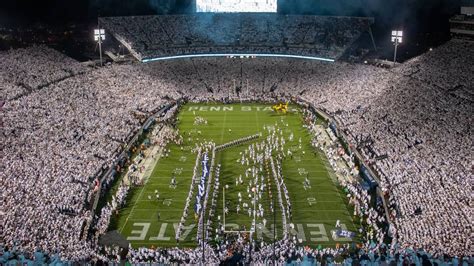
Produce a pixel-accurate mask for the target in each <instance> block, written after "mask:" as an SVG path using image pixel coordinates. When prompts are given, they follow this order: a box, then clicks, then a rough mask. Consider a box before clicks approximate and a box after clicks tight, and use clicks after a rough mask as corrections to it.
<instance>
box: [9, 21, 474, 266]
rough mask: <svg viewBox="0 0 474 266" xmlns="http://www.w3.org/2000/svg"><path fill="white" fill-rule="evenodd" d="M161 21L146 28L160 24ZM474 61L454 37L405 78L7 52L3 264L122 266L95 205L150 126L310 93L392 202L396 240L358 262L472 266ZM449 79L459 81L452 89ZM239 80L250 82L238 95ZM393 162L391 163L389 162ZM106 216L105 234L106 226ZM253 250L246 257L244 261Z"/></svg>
mask: <svg viewBox="0 0 474 266" xmlns="http://www.w3.org/2000/svg"><path fill="white" fill-rule="evenodd" d="M153 18H154V17H144V18H141V19H143V20H145V21H147V22H146V23H149V22H148V20H153ZM140 23H141V22H140ZM140 23H138V22H137V23H135V24H134V23H129V24H130V27H135V26H136V27H139V26H138V25H140ZM156 23H158V24H159V23H161V21H160V20H158V21H157V22H156ZM114 25H116V24H114ZM121 29H127V30H128V29H130V28H128V26H127V27H125V26H123V27H121ZM157 30H158V29H157ZM170 32H172V30H170ZM290 32H291V31H290ZM165 36H166V35H165ZM157 38H158V37H157ZM171 39H173V38H169V39H166V40H167V41H170V40H171ZM231 39H232V38H231ZM183 41H184V40H181V41H180V42H183ZM173 45H174V44H173ZM146 50H147V51H148V49H146ZM471 51H472V43H469V42H463V41H450V42H448V43H446V44H445V45H443V46H441V47H440V48H438V49H435V50H434V51H433V52H430V53H427V54H425V55H422V56H420V57H419V58H416V59H413V60H412V61H410V62H408V63H407V64H406V65H402V66H401V67H399V68H398V69H394V70H393V71H388V70H384V69H380V68H376V67H372V66H367V65H354V64H347V63H339V62H338V63H332V64H330V63H324V62H318V61H306V60H295V59H274V58H272V59H268V58H267V59H263V58H256V59H227V58H221V59H217V58H200V59H185V60H176V61H161V62H156V63H152V64H140V65H134V64H131V65H109V66H105V67H103V68H99V69H90V70H85V69H83V68H82V67H80V65H79V64H78V63H77V62H75V61H74V60H72V59H69V58H65V57H64V56H61V55H60V54H59V53H57V52H55V51H54V50H51V49H48V48H45V47H31V48H27V49H21V50H13V51H9V52H4V53H0V60H1V61H2V62H9V63H8V64H2V66H1V67H0V69H1V70H0V77H2V79H3V84H2V85H3V88H2V91H1V99H2V104H1V113H2V130H1V135H0V140H1V142H2V143H4V144H6V145H3V147H2V149H1V167H2V171H0V176H1V179H0V180H1V185H2V216H3V218H2V220H3V221H4V222H3V225H2V230H1V233H0V234H1V235H0V236H1V237H0V238H1V239H2V245H3V252H2V254H3V255H2V256H1V258H0V259H1V260H2V261H1V263H6V262H12V263H14V262H17V261H22V260H23V261H31V260H35V261H38V262H41V263H42V262H45V263H46V262H47V263H52V262H58V261H70V262H71V261H99V260H100V261H115V262H116V261H117V260H118V259H117V256H118V254H119V252H120V250H118V249H116V250H110V249H107V250H99V249H98V247H97V243H96V242H94V240H88V241H85V240H82V238H81V237H80V236H81V233H82V229H83V227H84V226H85V224H87V223H88V222H90V219H91V218H90V217H91V214H90V211H89V210H88V208H86V205H87V204H88V202H90V200H91V194H92V193H93V189H94V180H95V178H97V176H98V175H100V173H101V172H103V171H104V170H105V169H107V168H108V167H109V166H111V163H112V162H113V161H114V159H115V158H116V157H117V155H118V154H119V153H120V151H121V150H122V149H123V145H124V143H126V142H127V140H129V139H130V138H131V136H132V135H133V134H134V133H135V132H136V131H137V130H138V129H139V128H140V126H141V125H142V123H144V121H145V119H146V117H148V116H150V115H151V114H153V113H154V112H155V111H156V110H158V109H159V108H160V107H161V106H163V105H164V104H167V103H171V102H174V101H176V100H179V99H183V98H185V99H187V100H189V101H212V100H217V101H222V100H224V99H225V100H226V101H229V100H236V101H237V100H240V99H242V98H243V99H249V100H267V101H272V100H274V99H275V98H279V99H285V98H288V97H296V98H299V99H302V100H304V101H306V102H309V103H312V104H314V106H316V107H317V108H320V109H321V110H324V111H325V112H327V113H328V114H329V115H330V116H332V117H333V118H334V119H335V120H336V121H337V122H338V124H339V125H340V129H339V130H341V131H343V132H345V133H346V134H347V136H348V137H349V139H350V142H351V143H352V144H353V145H354V146H355V147H358V149H359V150H360V151H361V153H362V154H363V156H364V158H365V159H366V161H367V163H368V164H369V165H370V166H371V167H373V168H374V169H375V170H376V171H377V172H378V174H379V175H380V177H381V180H380V181H381V184H380V186H381V188H382V189H383V191H384V192H385V193H386V194H387V196H388V197H389V201H390V212H391V216H392V221H393V224H392V225H391V226H390V232H391V234H392V235H393V236H394V238H393V242H392V243H390V244H384V243H380V242H377V241H371V240H367V241H366V242H365V243H364V245H363V247H361V248H360V249H358V250H359V253H357V254H356V253H352V256H345V257H344V259H345V260H344V263H347V264H348V265H349V264H350V263H352V262H354V261H360V262H363V261H366V262H371V263H376V264H382V263H384V262H387V263H388V262H396V263H415V264H418V263H422V262H423V263H424V262H431V263H438V264H441V263H446V264H452V265H458V264H460V263H461V264H463V265H468V264H469V263H470V264H471V265H472V263H473V259H472V257H470V256H472V246H473V243H472V237H471V235H472V215H471V214H472V208H471V206H470V204H471V202H472V193H473V191H472V186H469V185H466V184H468V183H469V182H470V176H471V171H472V166H471V161H470V160H469V158H471V156H472V155H471V154H470V153H471V151H470V148H469V147H472V137H471V136H472V134H473V132H472V127H471V125H472V122H473V121H472V89H473V82H472V79H470V78H469V77H468V76H469V75H470V74H469V73H474V69H473V65H472V58H470V57H468V56H464V55H466V54H468V53H470V52H471ZM452 58H456V60H455V61H454V63H453V64H449V68H448V69H446V66H445V65H444V64H443V63H441V62H448V60H449V59H452ZM6 65H8V66H6ZM26 69H28V71H27V73H26V72H25V70H26ZM420 69H421V70H426V71H420ZM428 69H430V71H428ZM446 71H449V73H456V74H453V75H452V76H450V77H449V79H447V78H445V77H446ZM466 77H467V78H466ZM234 80H237V84H243V85H238V86H241V87H239V88H237V87H236V86H235V85H234V84H235V83H234ZM454 84H456V85H454ZM457 85H462V86H463V91H464V92H463V93H462V95H463V97H459V94H458V93H457V92H454V93H453V92H452V90H453V86H454V89H456V88H457ZM382 155H386V158H385V157H384V158H385V159H382V160H377V159H376V158H379V157H381V156H382ZM64 210H68V211H67V213H65V212H64ZM102 215H110V211H108V210H107V209H106V210H104V211H103V212H102ZM104 217H105V216H104ZM104 217H101V219H100V220H99V221H100V223H99V224H98V225H97V228H102V229H101V230H104V228H105V227H106V225H104V224H103V221H107V217H105V218H104ZM94 239H96V238H94ZM276 248H277V250H278V258H276V259H277V260H278V261H279V262H280V263H285V262H310V263H311V262H316V261H317V262H321V261H325V262H331V261H332V260H333V259H334V257H336V256H337V254H341V252H342V253H344V252H346V253H344V254H347V252H349V250H352V249H351V248H349V247H347V248H346V247H344V248H341V250H335V249H323V250H317V249H308V248H304V247H299V246H297V244H296V243H294V242H293V241H292V240H290V239H283V240H281V241H280V242H278V245H277V247H276ZM201 252H202V251H201V250H200V248H197V249H177V248H171V249H156V250H155V249H147V248H143V249H139V250H133V249H131V250H130V251H129V253H128V255H127V256H128V257H127V258H128V259H129V260H130V261H132V262H139V261H149V262H159V263H198V262H199V261H200V255H201ZM206 252H207V253H206V254H207V256H206V257H207V259H208V261H209V262H214V263H219V262H220V261H226V260H227V259H228V258H227V257H226V254H225V252H224V249H222V250H217V251H215V250H210V249H208V250H206ZM248 253H249V249H248V247H244V248H243V251H242V256H243V257H248ZM272 254H273V248H272V247H271V246H270V245H269V246H265V247H263V248H262V249H261V250H260V251H259V253H254V254H252V258H253V262H256V263H270V262H271V260H272Z"/></svg>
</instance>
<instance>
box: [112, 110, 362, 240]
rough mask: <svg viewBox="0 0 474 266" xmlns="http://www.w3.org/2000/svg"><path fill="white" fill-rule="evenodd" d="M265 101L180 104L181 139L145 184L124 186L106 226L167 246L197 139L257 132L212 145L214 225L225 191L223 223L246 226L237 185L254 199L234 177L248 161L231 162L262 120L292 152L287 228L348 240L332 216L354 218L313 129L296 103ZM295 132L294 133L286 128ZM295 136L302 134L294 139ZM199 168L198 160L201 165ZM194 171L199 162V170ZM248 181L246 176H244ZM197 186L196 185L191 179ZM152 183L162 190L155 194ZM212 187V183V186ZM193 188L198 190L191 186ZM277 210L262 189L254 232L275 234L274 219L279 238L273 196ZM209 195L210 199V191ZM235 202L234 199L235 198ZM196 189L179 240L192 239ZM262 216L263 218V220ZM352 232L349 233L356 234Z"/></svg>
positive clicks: (311, 236)
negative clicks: (283, 107) (279, 107)
mask: <svg viewBox="0 0 474 266" xmlns="http://www.w3.org/2000/svg"><path fill="white" fill-rule="evenodd" d="M271 106H272V105H271V104H249V103H242V104H191V103H190V104H185V105H183V106H182V107H181V109H180V111H179V113H178V129H179V131H180V134H182V136H183V139H184V142H183V144H182V145H176V144H168V146H167V148H169V149H170V150H171V152H170V154H169V156H168V157H161V158H160V159H159V160H158V161H157V163H156V165H155V166H154V169H153V172H152V174H151V175H150V177H149V178H148V179H147V181H146V183H145V185H144V186H140V187H135V188H132V189H131V190H130V193H129V196H128V198H127V202H126V206H125V207H124V208H122V209H120V211H119V215H118V217H116V219H115V221H114V222H113V223H111V227H110V228H109V229H110V230H118V231H119V232H120V233H121V234H122V235H123V236H124V237H125V238H126V239H127V240H128V241H130V243H131V244H132V246H133V247H150V246H155V247H169V246H176V245H177V242H176V240H175V234H176V231H175V230H176V228H177V225H178V223H179V221H180V219H181V216H182V213H183V209H184V204H185V200H186V198H187V195H188V192H189V188H190V182H191V178H192V174H193V168H194V166H195V163H196V156H197V154H196V153H193V152H192V151H191V149H192V148H193V147H195V146H196V143H201V142H203V141H210V140H211V141H214V142H215V143H216V144H217V145H219V144H223V143H227V142H229V141H232V140H235V139H238V138H242V137H247V136H250V135H254V134H257V133H261V134H262V136H261V137H260V138H258V139H256V140H253V141H250V142H246V143H243V144H240V145H237V146H233V147H230V148H227V149H224V150H222V151H219V152H217V153H216V164H221V171H220V187H219V191H218V197H217V199H218V200H217V208H216V213H215V215H213V217H212V220H213V223H212V228H213V230H212V232H214V231H215V228H216V227H217V224H218V222H222V220H223V216H224V215H223V196H224V195H223V192H222V189H223V187H224V186H225V185H228V189H226V192H225V201H226V206H227V207H228V210H229V212H228V213H227V215H226V217H225V224H226V230H242V229H243V228H246V230H249V229H250V227H251V222H252V220H253V216H252V217H250V216H249V214H248V213H247V211H245V210H242V211H240V212H239V213H237V211H236V206H237V204H238V197H237V195H238V193H239V192H240V193H241V194H243V195H244V197H243V198H244V202H245V201H247V202H248V204H252V202H251V200H250V199H248V198H247V195H248V193H247V187H246V185H245V184H244V185H241V184H237V185H236V178H238V177H239V176H240V175H242V176H243V178H244V180H245V175H244V173H245V170H246V169H247V168H248V166H246V165H242V164H241V163H240V162H237V160H238V159H239V158H241V157H242V152H243V151H244V150H245V149H247V148H248V147H249V145H251V144H252V143H258V142H261V141H263V140H264V138H265V137H266V134H268V133H267V130H264V127H265V128H269V127H277V128H281V129H282V131H283V136H284V137H285V140H287V141H286V144H285V148H287V149H289V150H290V151H292V152H293V154H292V156H291V157H289V156H288V157H286V158H285V159H283V161H282V169H283V170H282V172H283V178H284V182H285V184H286V186H287V188H288V194H289V196H290V201H291V204H292V219H291V221H289V222H291V223H293V224H294V229H291V230H290V233H291V234H292V235H295V236H296V238H297V239H301V240H302V241H303V244H305V245H310V246H313V247H316V246H318V245H321V246H323V247H326V246H335V245H336V243H341V244H343V243H350V242H351V240H349V239H345V238H338V239H334V237H333V235H332V233H331V231H332V230H334V228H335V224H336V221H337V220H340V223H341V226H342V227H343V228H344V227H345V228H347V229H348V230H350V231H354V232H357V230H358V228H359V225H358V224H357V223H356V222H355V221H353V220H352V218H351V213H352V209H351V208H350V206H349V205H348V204H347V199H346V197H345V194H344V192H343V191H342V190H341V188H340V187H339V186H338V185H337V181H336V180H335V176H334V174H333V172H332V170H331V169H330V165H329V163H328V161H327V159H326V158H325V157H324V155H323V154H322V153H320V152H318V151H316V150H315V149H314V148H313V147H312V146H311V139H312V137H311V135H310V134H309V132H308V130H307V129H306V128H304V127H303V116H302V113H301V110H300V108H299V107H298V106H295V105H292V106H291V105H290V111H289V112H288V113H287V114H278V113H275V112H274V111H273V110H272V109H271ZM196 116H200V117H203V118H204V119H206V120H207V124H199V125H194V121H195V117H196ZM291 134H292V135H293V138H292V141H290V140H289V136H290V135H291ZM300 139H301V142H300ZM199 169H200V168H199ZM199 171H200V170H199ZM173 174H174V175H175V177H176V181H177V186H176V188H173V187H172V186H170V182H171V179H172V176H173ZM306 177H308V179H309V180H310V186H309V187H304V185H303V182H304V180H305V178H306ZM245 182H247V180H245ZM270 189H271V190H272V192H273V193H272V194H273V195H276V194H277V188H276V186H275V184H272V185H271V186H270ZM195 190H196V187H195ZM155 191H158V192H159V194H160V197H159V199H158V200H157V199H156V197H155ZM212 193H213V190H212V189H211V192H210V194H212ZM193 195H196V191H194V194H193ZM273 200H274V201H275V204H276V206H277V207H276V208H275V209H276V214H275V215H273V214H272V213H271V212H270V211H269V210H268V206H269V204H270V198H269V197H268V194H264V196H263V198H262V200H261V201H260V202H259V203H260V204H262V205H263V209H264V210H265V212H264V216H263V217H259V218H257V220H256V222H257V225H258V226H257V232H256V234H254V237H255V239H263V240H264V241H270V240H271V239H272V238H273V230H274V229H273V226H274V225H273V224H274V223H275V224H276V228H275V230H276V233H277V238H279V237H281V236H282V232H283V230H282V218H281V211H280V209H279V208H278V206H279V205H278V202H277V199H276V197H274V199H273ZM209 201H210V199H209ZM239 205H240V204H239ZM193 207H194V196H193V200H192V204H191V206H190V208H189V215H188V217H187V220H186V223H185V230H184V231H183V232H182V234H181V240H180V241H179V245H180V246H182V247H193V246H196V233H197V224H196V223H197V221H196V218H195V216H194V211H193ZM263 219H265V220H266V225H265V226H263ZM357 240H358V238H357V237H356V238H355V239H354V240H352V241H357Z"/></svg>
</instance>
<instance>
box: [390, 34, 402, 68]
mask: <svg viewBox="0 0 474 266" xmlns="http://www.w3.org/2000/svg"><path fill="white" fill-rule="evenodd" d="M392 42H393V45H395V51H394V52H393V65H395V63H396V62H397V49H398V45H399V44H400V43H402V42H403V31H401V30H392Z"/></svg>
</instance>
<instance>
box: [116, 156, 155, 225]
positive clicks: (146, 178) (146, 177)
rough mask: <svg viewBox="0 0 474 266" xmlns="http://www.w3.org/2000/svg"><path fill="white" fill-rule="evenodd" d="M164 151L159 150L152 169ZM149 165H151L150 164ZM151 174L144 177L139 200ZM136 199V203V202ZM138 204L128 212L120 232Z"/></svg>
mask: <svg viewBox="0 0 474 266" xmlns="http://www.w3.org/2000/svg"><path fill="white" fill-rule="evenodd" d="M162 152H163V149H161V150H158V156H156V160H155V162H154V163H151V164H150V165H153V167H152V169H154V168H155V166H156V164H157V163H158V161H159V160H160V158H161V154H162ZM150 156H151V154H150ZM149 167H150V166H149ZM147 172H148V168H147V171H145V173H147ZM150 175H151V173H150ZM150 175H148V176H145V177H144V179H145V182H144V184H143V187H142V189H141V190H140V194H139V195H138V198H137V200H136V201H138V200H139V199H140V198H141V197H142V195H143V190H145V187H146V184H147V182H148V179H149V178H150ZM136 201H134V203H135V202H136ZM136 206H137V204H133V206H132V210H130V213H129V214H128V216H127V218H126V219H125V223H124V224H123V226H122V228H120V231H119V232H120V233H122V231H123V229H124V228H125V226H126V225H127V223H128V219H129V218H130V215H132V214H133V211H134V210H135V207H136Z"/></svg>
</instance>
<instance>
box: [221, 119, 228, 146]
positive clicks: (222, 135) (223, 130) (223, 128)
mask: <svg viewBox="0 0 474 266" xmlns="http://www.w3.org/2000/svg"><path fill="white" fill-rule="evenodd" d="M226 120H227V111H226V112H224V123H222V130H221V140H220V144H222V143H223V141H224V132H225V122H226Z"/></svg>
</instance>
